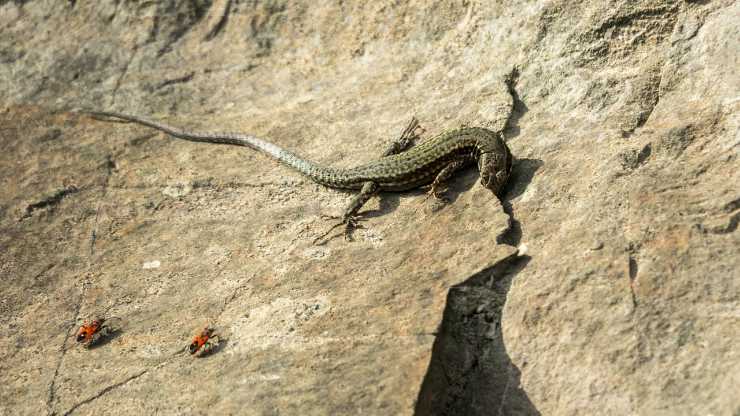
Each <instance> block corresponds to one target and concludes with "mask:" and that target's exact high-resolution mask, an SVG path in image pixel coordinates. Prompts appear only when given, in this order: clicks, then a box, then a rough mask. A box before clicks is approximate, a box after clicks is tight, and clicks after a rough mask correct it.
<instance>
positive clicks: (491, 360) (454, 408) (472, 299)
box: [414, 255, 540, 416]
mask: <svg viewBox="0 0 740 416" xmlns="http://www.w3.org/2000/svg"><path fill="white" fill-rule="evenodd" d="M529 260H530V257H528V256H518V257H517V256H516V255H512V256H510V257H507V258H506V259H504V260H502V261H500V262H498V263H496V264H495V265H493V266H491V267H489V268H488V269H486V270H484V271H482V272H480V273H477V274H476V275H474V276H472V277H471V278H470V279H468V280H467V281H466V282H464V283H462V284H460V285H458V286H455V287H453V288H451V289H450V292H449V294H448V296H447V306H446V307H445V311H444V315H443V318H442V324H441V325H440V328H439V333H438V334H437V338H436V340H435V341H434V346H433V348H432V358H431V362H430V364H429V369H428V370H427V374H426V376H425V377H424V381H423V383H422V386H421V391H420V392H419V397H418V399H417V402H416V409H415V412H414V413H415V415H417V416H427V415H472V416H475V415H539V414H540V413H539V411H538V410H537V409H536V408H535V407H534V405H533V404H532V402H531V401H530V400H529V397H527V394H526V392H525V391H524V390H522V389H521V387H520V385H519V377H520V372H519V369H518V368H517V367H516V366H515V365H514V364H513V363H512V362H511V359H510V358H509V355H508V353H507V351H506V346H505V345H504V341H503V336H502V333H501V310H502V308H503V305H504V302H505V301H506V294H507V293H508V290H509V287H510V285H511V281H512V279H513V278H514V276H516V275H517V274H518V273H519V272H520V271H521V270H522V269H524V267H526V265H527V264H528V263H529Z"/></svg>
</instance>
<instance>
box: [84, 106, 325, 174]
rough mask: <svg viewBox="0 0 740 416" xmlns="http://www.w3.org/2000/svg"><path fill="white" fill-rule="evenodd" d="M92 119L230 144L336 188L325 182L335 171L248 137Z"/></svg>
mask: <svg viewBox="0 0 740 416" xmlns="http://www.w3.org/2000/svg"><path fill="white" fill-rule="evenodd" d="M86 113H87V114H90V115H92V116H94V117H114V118H118V119H121V120H125V121H130V122H133V123H138V124H141V125H144V126H147V127H151V128H153V129H157V130H160V131H163V132H165V133H167V134H169V135H170V136H172V137H176V138H178V139H183V140H189V141H193V142H205V143H219V144H232V145H237V146H246V147H251V148H252V149H255V150H258V151H260V152H263V153H266V154H268V155H270V156H272V157H273V158H275V159H276V160H278V161H280V162H282V163H284V164H286V165H288V166H290V167H292V168H293V169H295V170H297V171H299V172H301V173H303V174H304V175H306V176H308V177H309V178H311V179H312V180H314V181H316V182H318V183H321V184H324V185H328V186H336V184H335V183H332V182H333V181H331V180H327V179H329V178H332V177H335V176H336V173H337V172H336V171H335V169H332V168H328V167H325V166H321V165H319V164H317V163H314V162H311V161H309V160H306V159H303V158H301V157H299V156H297V155H296V154H295V153H292V152H290V151H288V150H285V149H283V148H281V147H280V146H277V145H275V144H272V143H270V142H268V141H266V140H262V139H260V138H258V137H255V136H252V135H250V134H243V133H201V132H193V131H187V130H183V129H179V128H177V127H173V126H170V125H167V124H164V123H160V122H158V121H153V120H149V119H146V118H144V117H139V116H135V115H131V114H124V113H118V112H114V111H86Z"/></svg>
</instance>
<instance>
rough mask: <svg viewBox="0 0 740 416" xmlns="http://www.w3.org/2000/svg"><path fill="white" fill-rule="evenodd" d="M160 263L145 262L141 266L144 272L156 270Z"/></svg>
mask: <svg viewBox="0 0 740 416" xmlns="http://www.w3.org/2000/svg"><path fill="white" fill-rule="evenodd" d="M161 265H162V263H161V262H160V261H159V260H152V261H145V262H144V265H143V269H144V270H148V269H158V268H159V266H161Z"/></svg>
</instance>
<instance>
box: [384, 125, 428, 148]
mask: <svg viewBox="0 0 740 416" xmlns="http://www.w3.org/2000/svg"><path fill="white" fill-rule="evenodd" d="M423 131H424V129H423V128H422V127H421V126H420V125H419V120H417V119H416V117H412V118H411V121H409V124H408V126H406V128H405V129H404V130H403V132H401V136H400V137H399V138H398V139H396V140H395V141H394V142H393V143H391V144H390V145H389V146H388V148H387V149H385V151H384V152H383V154H382V155H381V157H386V156H391V155H397V154H399V153H401V152H404V151H406V150H408V149H409V148H411V146H413V145H414V143H415V142H416V141H417V140H418V139H419V134H420V132H423Z"/></svg>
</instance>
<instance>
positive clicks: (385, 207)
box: [360, 166, 479, 219]
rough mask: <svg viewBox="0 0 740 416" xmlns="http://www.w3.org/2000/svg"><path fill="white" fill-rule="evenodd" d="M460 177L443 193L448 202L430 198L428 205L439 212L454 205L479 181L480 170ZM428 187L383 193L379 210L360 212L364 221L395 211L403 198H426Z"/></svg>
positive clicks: (465, 172)
mask: <svg viewBox="0 0 740 416" xmlns="http://www.w3.org/2000/svg"><path fill="white" fill-rule="evenodd" d="M460 172H461V173H460V174H459V175H456V176H455V177H454V178H452V179H451V180H450V181H448V182H447V189H446V190H445V191H444V192H443V195H444V197H445V198H446V199H447V200H446V201H439V200H435V199H434V198H432V197H429V198H428V200H427V201H425V203H426V204H430V205H432V209H433V210H434V211H437V210H439V209H442V208H444V206H445V205H447V204H453V203H454V202H455V201H457V199H458V198H459V197H460V195H461V194H462V193H463V192H466V191H468V190H470V189H471V188H472V187H473V186H474V185H475V183H476V182H477V181H478V177H479V175H478V170H477V169H476V168H474V167H472V166H471V167H470V168H467V169H463V170H461V171H460ZM427 192H428V187H424V188H418V189H414V190H411V191H407V192H400V193H398V192H381V193H380V194H379V196H380V206H379V208H378V209H373V210H367V211H362V212H360V216H361V218H362V219H369V218H375V217H381V216H384V215H386V214H390V213H391V212H393V211H395V210H396V209H397V208H398V206H399V205H400V203H401V198H402V197H416V198H426V197H427Z"/></svg>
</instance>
